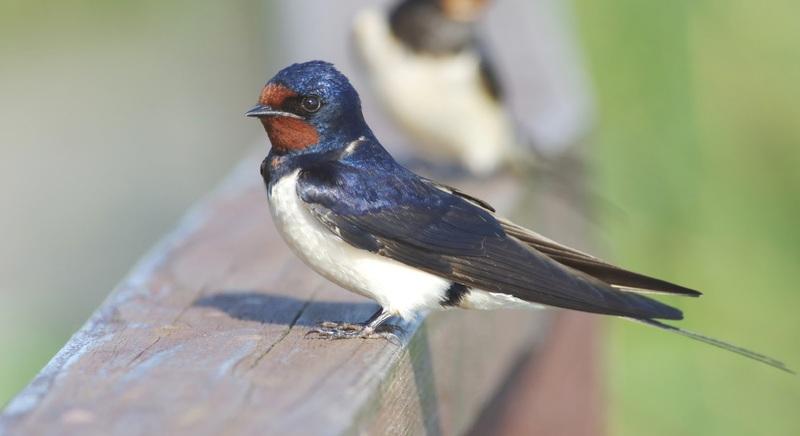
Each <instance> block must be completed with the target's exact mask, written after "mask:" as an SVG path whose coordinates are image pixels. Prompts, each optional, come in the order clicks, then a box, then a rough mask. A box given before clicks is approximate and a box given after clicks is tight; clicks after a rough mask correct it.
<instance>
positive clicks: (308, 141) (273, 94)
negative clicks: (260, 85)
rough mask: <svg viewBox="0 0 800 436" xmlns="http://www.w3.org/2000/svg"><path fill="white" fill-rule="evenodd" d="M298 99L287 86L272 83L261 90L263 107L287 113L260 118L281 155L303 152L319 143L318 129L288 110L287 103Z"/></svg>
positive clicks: (260, 100)
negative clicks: (297, 151)
mask: <svg viewBox="0 0 800 436" xmlns="http://www.w3.org/2000/svg"><path fill="white" fill-rule="evenodd" d="M297 97H298V94H297V93H296V92H294V91H293V90H291V89H289V88H287V87H286V86H284V85H281V84H276V83H270V84H268V85H267V86H265V87H264V89H263V90H261V95H260V97H259V99H258V102H259V104H261V105H263V106H266V107H270V108H273V109H275V110H276V111H283V112H285V115H281V114H280V113H276V114H273V115H267V116H260V117H259V119H260V120H261V124H263V125H264V130H266V131H267V135H268V136H269V140H270V142H271V143H272V147H273V148H275V149H276V150H277V151H279V152H281V153H287V152H291V151H296V150H303V149H306V148H308V147H310V146H312V145H314V144H316V143H318V142H319V132H318V131H317V129H316V127H314V125H313V124H311V123H309V122H308V121H306V120H305V119H303V117H300V116H297V115H295V114H293V113H291V112H289V110H288V109H289V108H288V107H287V103H288V102H289V101H290V100H291V99H294V98H297Z"/></svg>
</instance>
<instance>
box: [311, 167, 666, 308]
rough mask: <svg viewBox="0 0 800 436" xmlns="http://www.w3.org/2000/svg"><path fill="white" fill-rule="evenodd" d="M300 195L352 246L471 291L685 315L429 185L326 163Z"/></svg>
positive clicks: (560, 304)
mask: <svg viewBox="0 0 800 436" xmlns="http://www.w3.org/2000/svg"><path fill="white" fill-rule="evenodd" d="M382 182H384V183H382ZM387 186H388V187H390V188H385V187H387ZM381 189H384V191H381V192H380V193H377V192H374V191H375V190H381ZM298 194H299V195H300V197H301V198H302V199H303V200H304V202H306V203H307V205H308V208H309V211H311V212H312V214H313V215H314V216H315V217H316V218H317V219H318V220H319V221H320V222H321V223H323V224H324V225H325V226H327V227H328V228H329V229H330V230H331V231H332V232H333V233H335V234H337V235H339V237H341V238H342V239H343V240H344V241H346V242H348V243H350V244H351V245H353V246H356V247H358V248H361V249H364V250H369V251H371V252H374V253H378V254H380V255H383V256H386V257H389V258H392V259H394V260H397V261H399V262H402V263H404V264H407V265H410V266H413V267H415V268H419V269H421V270H424V271H427V272H429V273H431V274H435V275H438V276H440V277H444V278H446V279H448V280H452V281H455V282H457V283H461V284H463V285H466V286H468V287H472V288H476V289H482V290H485V291H489V292H498V293H505V294H510V295H513V296H515V297H517V298H520V299H523V300H526V301H530V302H534V303H539V304H545V305H549V306H555V307H562V308H567V309H574V310H580V311H585V312H594V313H602V314H608V315H619V316H626V317H632V318H663V319H681V318H682V314H681V312H680V311H679V310H678V309H675V308H673V307H670V306H668V305H665V304H663V303H660V302H658V301H656V300H653V299H650V298H647V297H645V296H642V295H637V294H633V293H629V292H623V291H620V290H618V289H616V288H614V287H612V286H610V285H609V284H607V283H604V282H603V281H601V280H599V279H597V278H594V277H592V276H590V275H588V274H585V273H583V272H581V271H579V270H577V269H573V268H571V267H569V266H566V265H562V264H560V263H559V262H557V261H555V260H553V259H551V258H549V257H548V256H547V255H545V254H543V253H542V252H539V251H537V250H536V249H535V248H533V247H531V246H528V245H525V244H524V243H522V242H520V240H518V239H516V238H515V237H513V236H510V235H508V234H507V233H506V231H505V230H504V227H503V225H502V224H501V223H500V222H498V221H497V219H495V217H494V216H493V215H492V214H491V213H490V212H489V211H487V210H486V209H484V208H483V207H480V206H478V205H476V204H475V203H474V202H473V201H468V200H466V199H464V198H461V197H459V196H456V195H453V194H451V193H448V192H444V191H442V190H441V189H437V188H435V187H432V186H431V185H430V184H428V183H427V182H425V181H424V180H420V179H416V178H410V177H409V178H397V177H395V178H393V179H392V180H391V181H388V180H385V181H381V180H375V174H371V175H369V180H365V177H363V176H361V174H360V172H359V171H355V170H352V169H350V168H349V167H347V166H345V165H342V164H339V163H336V162H328V163H325V164H322V165H316V166H314V167H311V168H308V169H305V170H303V172H302V173H301V175H300V177H299V179H298ZM378 194H380V195H378ZM410 291H411V290H410Z"/></svg>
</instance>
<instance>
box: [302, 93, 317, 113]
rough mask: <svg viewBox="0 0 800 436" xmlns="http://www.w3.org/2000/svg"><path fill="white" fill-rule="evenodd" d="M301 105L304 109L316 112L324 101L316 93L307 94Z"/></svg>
mask: <svg viewBox="0 0 800 436" xmlns="http://www.w3.org/2000/svg"><path fill="white" fill-rule="evenodd" d="M300 106H301V107H302V108H303V110H304V111H306V112H309V113H314V112H316V111H318V110H319V108H320V107H322V101H321V100H320V99H319V97H318V96H316V95H306V96H304V97H303V99H302V100H300Z"/></svg>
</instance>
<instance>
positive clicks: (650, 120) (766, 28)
mask: <svg viewBox="0 0 800 436" xmlns="http://www.w3.org/2000/svg"><path fill="white" fill-rule="evenodd" d="M574 6H575V10H576V12H577V15H578V17H577V22H578V28H579V31H580V33H581V38H580V40H581V42H582V44H583V48H584V50H585V52H586V54H587V57H588V63H589V70H590V75H591V77H592V79H593V82H594V86H595V90H596V93H597V98H598V109H599V114H600V115H599V116H600V120H599V130H598V132H597V136H596V138H595V139H596V140H595V142H594V147H595V148H594V150H593V160H594V166H595V168H594V169H595V173H596V180H595V183H596V185H595V186H594V187H593V190H594V191H595V192H599V193H601V195H602V196H603V197H604V198H605V199H607V200H608V201H609V203H611V204H613V205H615V206H616V207H618V208H619V210H617V209H615V208H606V209H605V211H604V212H603V213H602V223H603V224H602V226H601V229H602V230H601V232H600V233H601V234H602V235H601V236H599V240H600V242H601V243H602V244H601V245H605V246H607V247H609V248H610V251H611V253H612V255H613V256H612V257H613V258H614V259H615V260H616V261H618V262H619V263H621V264H623V265H625V266H628V267H631V268H633V269H636V270H641V271H644V272H647V273H651V274H653V275H656V276H659V277H663V278H666V279H670V280H674V281H677V282H679V283H682V284H685V285H687V286H690V287H694V288H696V289H699V290H701V291H703V292H704V293H705V295H704V296H703V297H701V298H700V299H699V300H694V299H689V300H681V299H675V298H668V299H666V300H667V301H669V302H671V303H675V304H677V305H678V306H679V307H681V308H682V309H684V311H685V314H686V318H687V319H686V320H685V321H683V322H681V323H680V325H681V326H684V327H687V328H689V329H693V330H696V331H699V332H703V333H706V334H708V335H711V336H715V337H719V338H721V339H725V340H729V341H731V342H733V343H736V344H738V345H742V346H745V347H748V348H752V349H754V350H756V351H759V352H762V353H765V354H768V355H771V356H775V357H777V358H780V359H782V360H784V361H785V362H786V363H787V364H789V366H790V367H793V368H794V369H795V370H797V369H800V317H798V316H797V308H798V307H800V292H798V281H797V273H798V267H800V26H798V25H797V17H798V16H800V4H798V3H797V2H795V1H792V0H776V1H770V2H753V1H745V0H731V1H728V0H726V1H711V0H709V1H705V0H700V1H689V0H678V1H668V2H656V1H639V0H576V1H575V2H574ZM622 211H624V212H622ZM609 330H610V333H611V334H610V350H609V352H608V359H607V362H606V371H607V373H608V375H609V379H608V382H607V383H608V387H609V411H610V414H611V416H610V424H611V429H610V434H612V435H650V436H655V435H726V436H731V435H797V434H800V414H798V407H799V406H800V379H798V377H796V376H790V375H787V374H784V373H782V372H780V371H776V370H774V369H772V368H769V367H767V366H764V365H760V364H757V363H755V362H752V361H749V360H747V359H744V358H741V357H738V356H736V355H733V354H730V353H727V352H724V351H720V350H717V349H715V348H712V347H708V346H705V345H700V344H697V343H693V342H692V341H690V340H687V339H685V338H681V337H678V336H675V337H671V336H670V335H668V334H666V333H661V332H658V331H653V330H651V329H648V328H645V327H643V326H639V325H634V324H632V323H629V322H625V321H622V320H620V321H612V322H611V328H610V329H609Z"/></svg>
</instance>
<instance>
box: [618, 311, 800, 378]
mask: <svg viewBox="0 0 800 436" xmlns="http://www.w3.org/2000/svg"><path fill="white" fill-rule="evenodd" d="M628 319H630V320H632V321H638V322H640V323H642V324H647V325H649V326H653V327H656V328H659V329H661V330H666V331H669V332H673V333H677V334H679V335H681V336H686V337H687V338H692V339H694V340H696V341H700V342H703V343H706V344H708V345H713V346H715V347H718V348H722V349H723V350H728V351H730V352H733V353H736V354H739V355H741V356H744V357H747V358H750V359H753V360H757V361H759V362H761V363H764V364H767V365H769V366H772V367H774V368H778V369H780V370H781V371H786V372H788V373H789V374H794V373H795V372H794V371H792V370H791V369H789V368H787V367H786V364H784V363H783V362H781V361H779V360H776V359H773V358H771V357H769V356H765V355H763V354H758V353H756V352H754V351H750V350H748V349H746V348H742V347H737V346H736V345H733V344H729V343H727V342H724V341H720V340H719V339H714V338H710V337H708V336H704V335H701V334H700V333H695V332H693V331H689V330H684V329H682V328H678V327H675V326H671V325H669V324H664V323H662V322H658V321H656V320H654V319H646V318H628Z"/></svg>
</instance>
